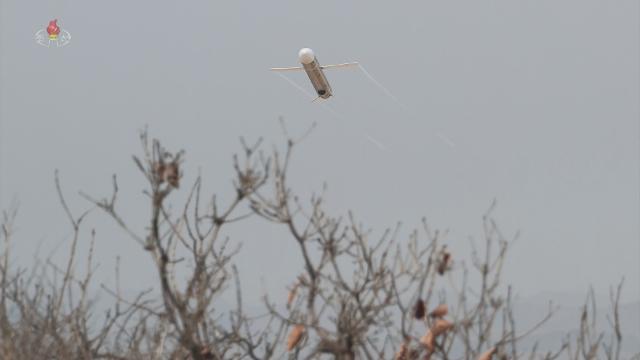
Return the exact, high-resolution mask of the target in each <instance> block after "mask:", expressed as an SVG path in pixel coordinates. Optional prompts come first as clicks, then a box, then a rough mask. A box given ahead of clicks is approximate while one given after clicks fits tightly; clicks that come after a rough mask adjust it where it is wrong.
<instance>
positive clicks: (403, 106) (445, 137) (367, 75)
mask: <svg viewBox="0 0 640 360" xmlns="http://www.w3.org/2000/svg"><path fill="white" fill-rule="evenodd" d="M359 67H360V69H361V70H362V73H363V74H364V75H365V76H366V77H367V78H368V79H369V80H370V81H371V82H372V83H374V84H375V85H376V86H377V87H378V88H379V89H380V90H382V91H383V92H384V93H385V94H386V95H387V96H389V97H390V98H391V99H392V100H393V101H394V102H395V103H396V104H398V106H400V107H401V108H402V109H403V110H404V111H405V113H407V115H409V116H411V117H414V118H415V116H414V115H413V112H411V110H409V108H408V107H407V106H406V105H404V104H403V103H402V102H401V101H400V100H399V99H398V98H397V97H396V96H395V95H393V93H392V92H391V91H390V90H389V89H387V87H385V86H384V85H382V83H380V82H379V81H378V80H376V78H374V77H373V75H371V73H369V72H368V71H367V69H365V68H364V66H363V65H362V64H359ZM436 135H437V136H438V137H439V138H440V139H441V140H442V141H444V142H445V143H446V144H447V145H449V146H450V147H451V148H454V147H455V146H456V144H455V143H454V142H453V141H451V139H449V138H448V137H447V136H446V135H444V134H443V133H442V132H440V131H438V132H437V133H436Z"/></svg>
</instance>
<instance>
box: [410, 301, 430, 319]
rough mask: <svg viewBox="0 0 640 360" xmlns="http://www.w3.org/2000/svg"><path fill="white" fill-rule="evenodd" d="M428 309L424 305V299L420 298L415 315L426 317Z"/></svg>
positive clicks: (419, 317) (414, 311) (420, 317)
mask: <svg viewBox="0 0 640 360" xmlns="http://www.w3.org/2000/svg"><path fill="white" fill-rule="evenodd" d="M426 311H427V307H426V306H425V305H424V301H423V300H422V299H418V301H417V302H416V305H415V307H414V310H413V316H414V317H415V318H416V319H422V318H424V314H425V312H426Z"/></svg>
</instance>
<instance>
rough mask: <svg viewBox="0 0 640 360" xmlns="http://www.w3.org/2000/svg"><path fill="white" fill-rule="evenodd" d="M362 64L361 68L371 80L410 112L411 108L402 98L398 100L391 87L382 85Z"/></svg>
mask: <svg viewBox="0 0 640 360" xmlns="http://www.w3.org/2000/svg"><path fill="white" fill-rule="evenodd" d="M359 65H360V69H361V70H362V73H364V75H365V76H366V77H367V78H369V80H371V82H372V83H374V84H375V85H376V86H377V87H378V88H380V90H382V91H383V92H384V93H385V94H387V95H388V96H389V97H390V98H391V99H393V101H395V102H396V104H398V105H399V106H400V107H401V108H403V109H404V110H405V111H406V112H409V108H407V107H406V106H405V105H404V104H403V103H402V102H400V100H398V98H397V97H395V95H393V93H392V92H391V91H389V89H387V88H386V87H385V86H384V85H382V84H381V83H380V82H379V81H378V80H376V79H375V78H374V77H373V75H371V74H370V73H369V72H368V71H367V69H365V68H364V66H363V65H362V64H359Z"/></svg>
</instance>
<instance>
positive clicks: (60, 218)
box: [0, 0, 640, 299]
mask: <svg viewBox="0 0 640 360" xmlns="http://www.w3.org/2000/svg"><path fill="white" fill-rule="evenodd" d="M638 16H639V6H638V2H637V1H635V0H617V1H609V0H606V1H605V0H599V1H595V0H570V1H569V0H561V1H559V0H537V1H512V0H501V1H475V0H474V1H405V2H391V1H384V2H383V1H379V2H372V1H344V0H342V1H338V0H326V1H321V2H311V1H308V2H307V1H305V2H302V1H268V2H267V1H254V2H246V1H233V2H231V1H228V2H220V1H211V0H209V1H188V2H186V1H151V0H140V1H123V0H114V1H101V2H96V1H75V0H49V1H16V0H2V1H0V41H1V44H0V46H1V47H0V51H1V53H0V54H1V55H0V71H1V72H0V75H1V79H0V91H1V93H0V142H1V147H0V156H1V158H0V160H1V161H0V174H1V175H0V181H1V188H0V190H1V199H0V202H1V204H2V206H3V207H6V206H7V204H8V203H9V202H10V201H11V199H13V198H16V199H18V200H19V202H20V204H21V216H20V218H19V222H18V230H19V232H18V240H16V244H15V247H16V249H17V250H16V251H17V253H18V254H19V257H18V258H17V259H18V261H20V262H22V263H25V264H26V263H28V262H30V261H31V255H32V254H33V252H34V251H35V249H36V247H37V245H38V243H40V242H42V244H43V248H45V249H53V248H56V246H57V245H59V244H61V243H62V244H67V243H68V235H69V232H70V230H69V229H70V228H69V226H68V224H67V223H66V219H65V217H64V213H63V211H62V209H61V207H60V205H59V203H58V201H57V198H56V194H55V191H54V183H53V172H54V169H55V168H59V169H60V171H61V176H62V180H63V184H64V189H65V191H66V193H67V195H68V201H69V202H70V204H71V206H72V208H73V209H74V211H76V212H80V211H81V210H83V209H85V208H86V207H87V206H88V204H87V203H86V201H84V200H83V199H81V198H80V197H79V196H77V191H78V190H83V191H85V192H88V193H90V194H94V195H96V196H102V195H107V194H108V192H109V191H110V175H111V174H112V173H114V172H115V173H117V174H118V176H119V177H120V181H121V184H122V186H121V187H122V198H121V209H122V211H123V212H124V213H125V215H127V216H129V217H130V218H132V219H137V220H135V221H134V223H135V224H136V225H137V226H138V228H139V229H140V231H142V227H143V222H142V220H143V219H144V218H145V217H146V215H147V212H146V201H145V198H144V197H143V196H142V195H141V193H140V191H141V190H142V188H143V186H144V183H143V181H142V177H141V176H140V175H139V174H138V172H137V170H136V169H135V167H134V166H133V163H132V161H131V154H133V153H138V152H139V150H140V147H139V144H138V137H137V132H138V130H139V129H141V128H142V127H143V126H144V125H145V124H148V125H149V128H150V131H151V134H152V135H153V136H156V137H159V138H160V139H161V140H163V141H164V142H165V143H166V145H167V146H168V147H169V148H184V149H185V150H186V152H187V163H186V164H185V173H186V176H185V179H184V184H189V183H190V182H192V181H193V179H194V177H195V174H196V172H197V171H198V168H199V167H201V169H202V174H203V175H204V178H205V183H206V185H205V187H206V189H207V190H208V191H209V192H212V191H215V192H217V193H222V194H231V192H232V188H231V186H230V179H231V176H232V175H233V172H232V168H231V166H230V165H231V161H230V160H231V155H232V153H233V152H235V151H236V150H238V149H239V144H238V140H237V139H238V137H239V136H240V135H244V136H246V137H247V138H249V139H255V138H257V137H258V136H260V135H262V136H265V138H266V139H267V145H269V146H270V144H272V143H278V144H281V142H280V140H281V136H280V128H279V126H278V121H277V119H278V117H279V116H283V117H284V118H285V120H286V121H287V123H288V126H289V128H290V131H291V132H292V133H301V132H303V131H304V130H305V129H306V128H307V127H308V126H309V125H310V124H311V123H312V122H314V121H315V122H317V123H318V127H317V129H316V130H315V131H314V132H313V134H312V136H310V137H309V138H308V139H307V140H306V141H305V142H304V143H303V144H302V145H301V147H300V148H299V149H298V150H299V151H298V152H297V154H295V158H294V162H293V165H292V166H293V168H292V170H293V173H292V182H293V184H294V185H295V186H296V190H297V192H298V193H299V194H300V195H307V194H310V192H311V190H313V189H320V187H321V185H322V182H323V181H326V182H327V183H328V184H329V193H328V201H329V204H330V206H331V207H332V208H333V209H335V210H336V211H337V212H344V211H346V210H347V209H353V210H354V211H355V212H356V213H357V214H358V216H359V218H360V219H361V220H362V221H363V222H364V223H366V224H368V225H370V226H372V227H373V228H374V229H375V230H377V231H379V232H382V231H383V229H384V228H385V227H387V226H392V225H393V224H394V223H395V222H396V221H398V220H402V221H403V222H404V224H405V226H406V228H407V230H408V229H409V228H411V227H413V226H416V225H418V224H419V220H420V218H421V217H422V216H426V217H427V218H428V219H429V222H430V223H431V225H432V226H434V227H438V228H449V229H450V230H451V234H450V236H449V241H450V244H451V246H452V247H453V248H454V249H455V250H456V251H457V252H458V253H461V255H460V257H467V255H468V254H469V252H470V249H469V247H468V237H469V236H470V235H473V236H478V235H480V234H481V216H482V214H483V212H484V211H485V210H486V209H487V208H488V207H489V205H490V204H491V201H492V199H494V198H496V199H497V201H498V207H497V210H496V212H495V215H496V217H497V219H498V220H499V222H500V224H501V225H502V227H503V229H504V231H505V232H506V233H508V234H512V233H515V232H516V231H517V230H521V231H522V237H521V238H520V240H519V241H518V242H517V243H516V245H515V247H514V248H513V250H512V253H511V256H510V261H509V263H508V268H507V280H508V281H509V282H512V283H514V284H515V286H516V289H517V290H518V291H519V292H520V293H521V294H524V295H527V294H530V295H531V294H537V293H540V292H571V293H583V292H585V291H586V290H587V287H588V285H589V284H593V285H594V286H595V287H596V289H597V290H599V291H603V290H606V289H607V287H608V286H609V285H610V284H614V283H617V282H618V281H619V279H620V278H621V277H622V276H626V278H627V283H626V284H627V286H626V290H625V295H626V296H625V298H627V299H637V298H640V287H639V285H640V268H639V266H640V265H639V261H638V259H639V256H640V243H639V235H640V234H639V224H638V221H639V220H638V219H639V217H640V212H639V207H640V203H639V200H640V197H639V190H638V184H639V178H638V177H639V165H638V160H639V159H638V157H639V153H638V149H639V143H638V142H639V140H638V138H639V134H640V132H639V128H638V118H639V104H638V99H639V96H640V91H639V88H640V85H639V79H640V75H639V73H638V64H639V62H640V59H639V51H638V50H639V49H638V47H639V31H638V30H639V27H638V24H639V18H638ZM52 18H58V19H59V25H61V27H62V28H63V29H66V30H68V31H69V32H70V33H71V34H72V36H73V38H72V42H71V44H70V45H69V46H67V47H64V48H59V49H57V48H44V47H41V46H38V45H37V44H36V43H35V42H34V40H33V35H34V33H35V32H36V31H37V30H39V29H42V28H44V27H45V26H46V25H47V23H48V21H49V20H51V19H52ZM301 47H311V48H313V49H314V50H315V52H316V54H317V56H318V59H319V60H320V61H321V62H322V63H325V64H327V63H340V62H345V61H354V60H357V61H360V62H361V63H362V64H363V65H364V66H365V68H366V70H368V71H369V72H370V73H371V74H372V75H373V76H374V77H375V78H376V79H377V80H378V81H379V82H381V83H382V84H384V86H385V87H386V88H387V89H388V90H389V91H390V92H391V93H392V94H393V95H394V96H395V97H397V98H398V99H399V101H400V102H401V104H402V105H400V104H398V103H397V102H395V101H394V100H393V99H392V98H391V97H390V96H388V95H387V94H385V93H384V92H383V91H381V89H379V88H378V87H376V85H375V84H374V83H373V82H372V81H370V79H368V78H367V77H366V76H365V74H364V73H363V72H362V71H360V70H358V69H351V70H347V69H345V70H335V71H331V72H328V73H327V76H328V77H329V80H330V81H331V83H332V86H333V88H334V92H335V97H334V98H332V99H330V100H329V101H328V102H327V103H326V104H327V106H323V105H321V104H318V103H311V102H310V101H309V99H308V98H307V97H306V96H305V94H303V93H302V92H301V91H299V89H296V88H295V87H294V86H292V85H291V84H290V83H288V82H287V81H285V80H283V79H282V78H280V77H278V76H276V75H275V74H273V73H271V72H269V71H267V70H268V68H269V67H273V66H295V65H297V51H298V50H299V49H300V48H301ZM287 76H288V78H289V79H290V80H292V81H294V82H295V83H297V84H299V85H300V86H302V87H303V88H304V89H308V90H311V86H310V84H309V82H308V80H307V78H306V75H305V74H304V73H300V74H287ZM403 106H404V107H403ZM438 132H441V133H443V134H445V135H446V136H447V137H448V138H449V139H451V141H452V142H453V143H455V146H454V147H451V146H449V145H447V144H446V142H445V141H443V140H442V139H441V138H440V137H438V136H437V134H438ZM365 134H369V135H370V136H372V137H374V138H375V139H377V140H378V141H380V142H381V143H383V144H384V146H385V148H386V150H381V149H379V148H378V147H377V146H376V145H374V144H373V143H372V142H371V141H369V140H367V138H366V136H365ZM184 192H186V190H185V189H183V190H182V191H181V193H180V194H177V195H176V196H175V198H176V200H177V199H179V198H180V197H181V196H183V195H184V194H183V193H184ZM89 224H90V226H94V227H96V228H97V231H98V239H97V240H98V242H97V249H98V254H99V255H98V256H99V261H100V262H101V264H102V265H101V268H102V269H103V272H102V273H101V275H100V276H102V278H101V281H106V282H109V281H111V280H109V279H110V274H111V273H112V271H111V270H110V269H112V267H113V264H114V257H115V256H116V255H118V254H119V255H121V256H122V257H123V259H122V262H123V267H124V271H125V273H126V274H128V275H127V279H126V281H127V282H128V286H130V287H138V286H139V285H138V284H139V283H140V282H148V281H149V279H152V278H151V276H153V274H152V273H151V272H150V271H149V270H148V268H149V267H148V266H147V265H148V264H149V260H148V259H147V254H145V253H144V252H143V251H142V250H141V249H139V248H138V247H137V246H136V245H135V244H134V243H133V242H132V241H130V240H129V239H127V238H126V237H125V236H124V234H123V233H122V232H120V231H118V230H117V229H116V228H115V227H114V226H113V224H112V222H111V221H110V220H109V219H107V218H106V216H104V215H102V214H100V213H99V212H96V213H95V214H92V215H91V217H90V218H89ZM87 231H88V229H87ZM234 231H236V235H235V236H236V237H237V238H238V239H240V240H242V241H243V242H244V244H245V247H244V252H243V254H242V256H241V258H239V261H241V262H242V264H241V269H242V274H243V275H242V276H243V278H244V279H245V283H246V284H248V286H247V287H248V288H249V289H246V290H245V291H248V292H249V295H248V296H249V297H251V296H257V294H258V290H259V289H258V288H259V287H260V286H259V284H260V283H259V281H260V280H259V278H260V277H264V278H265V280H266V281H267V286H276V287H280V286H284V284H286V283H289V282H290V281H291V280H292V279H293V277H294V276H295V275H294V274H291V268H292V266H298V265H299V262H298V258H297V257H296V255H295V252H294V250H293V249H292V250H288V248H287V246H286V245H287V243H286V242H285V241H286V239H284V238H283V234H284V233H283V232H282V231H281V230H279V229H274V228H273V227H269V226H266V225H264V224H263V222H261V221H258V220H252V221H251V222H250V226H249V227H247V228H243V229H235V230H234ZM84 239H88V237H87V236H85V237H84ZM64 241H66V242H64ZM82 246H83V247H84V248H83V249H86V242H84V243H83V244H82ZM43 251H44V250H43ZM57 254H59V255H62V251H61V250H60V249H59V250H58V253H57ZM283 258H284V259H291V260H290V261H282V259H283ZM266 268H269V269H270V270H269V271H266V270H265V269H266ZM153 279H155V278H153ZM253 284H258V285H256V286H253ZM252 289H254V290H252ZM255 289H258V290H255ZM252 291H253V293H252Z"/></svg>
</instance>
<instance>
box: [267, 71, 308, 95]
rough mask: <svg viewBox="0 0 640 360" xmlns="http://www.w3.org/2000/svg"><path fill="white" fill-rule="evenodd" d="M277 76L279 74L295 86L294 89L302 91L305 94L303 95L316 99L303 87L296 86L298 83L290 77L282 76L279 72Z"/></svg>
mask: <svg viewBox="0 0 640 360" xmlns="http://www.w3.org/2000/svg"><path fill="white" fill-rule="evenodd" d="M276 74H277V75H278V76H280V77H281V78H283V79H285V80H286V81H287V82H288V83H289V84H291V85H293V87H295V88H296V89H298V90H300V91H302V93H303V94H306V95H307V96H308V97H309V98H310V99H314V96H313V95H311V93H310V92H308V91H307V90H305V89H304V88H302V86H300V85H298V84H296V82H295V81H293V80H291V79H289V78H288V77H286V76H284V75H282V74H281V73H279V72H276Z"/></svg>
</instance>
